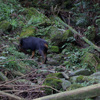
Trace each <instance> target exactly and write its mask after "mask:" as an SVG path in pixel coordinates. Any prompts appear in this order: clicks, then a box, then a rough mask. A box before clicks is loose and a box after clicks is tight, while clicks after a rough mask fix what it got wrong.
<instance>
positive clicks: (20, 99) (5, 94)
mask: <svg viewBox="0 0 100 100" xmlns="http://www.w3.org/2000/svg"><path fill="white" fill-rule="evenodd" d="M0 95H4V96H7V97H8V98H12V99H13V100H24V99H23V98H20V97H18V96H15V95H13V94H9V93H5V92H3V91H0Z"/></svg>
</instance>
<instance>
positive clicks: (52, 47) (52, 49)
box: [50, 46, 59, 53]
mask: <svg viewBox="0 0 100 100" xmlns="http://www.w3.org/2000/svg"><path fill="white" fill-rule="evenodd" d="M50 51H51V52H56V53H58V52H59V47H58V46H51V48H50Z"/></svg>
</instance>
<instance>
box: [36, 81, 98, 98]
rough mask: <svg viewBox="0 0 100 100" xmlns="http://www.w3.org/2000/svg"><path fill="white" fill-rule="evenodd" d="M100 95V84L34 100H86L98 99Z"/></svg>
mask: <svg viewBox="0 0 100 100" xmlns="http://www.w3.org/2000/svg"><path fill="white" fill-rule="evenodd" d="M99 95H100V83H99V84H95V85H91V86H87V87H83V88H79V89H75V90H71V91H66V92H61V93H57V94H54V95H49V96H45V97H41V98H37V99H34V100H84V99H85V98H91V97H96V96H99Z"/></svg>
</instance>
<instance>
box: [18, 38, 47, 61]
mask: <svg viewBox="0 0 100 100" xmlns="http://www.w3.org/2000/svg"><path fill="white" fill-rule="evenodd" d="M19 49H20V51H22V52H24V53H27V50H28V49H30V50H31V51H33V52H35V50H38V51H39V53H40V54H41V56H42V57H43V59H44V62H43V63H46V60H47V57H46V55H47V50H48V43H47V42H46V41H45V40H43V39H41V38H36V37H27V38H22V39H21V40H20V44H19Z"/></svg>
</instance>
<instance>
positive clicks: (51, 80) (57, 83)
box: [43, 78, 62, 94]
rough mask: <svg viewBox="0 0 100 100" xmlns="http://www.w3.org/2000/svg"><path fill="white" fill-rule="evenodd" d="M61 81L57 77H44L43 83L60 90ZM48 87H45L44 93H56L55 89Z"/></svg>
mask: <svg viewBox="0 0 100 100" xmlns="http://www.w3.org/2000/svg"><path fill="white" fill-rule="evenodd" d="M61 83H62V81H61V80H60V79H57V78H46V79H45V81H44V83H43V85H47V86H50V87H53V88H55V89H57V90H60V89H61V88H62V85H61ZM50 87H48V88H45V93H46V94H52V93H56V91H54V90H53V89H51V88H50Z"/></svg>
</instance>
